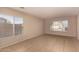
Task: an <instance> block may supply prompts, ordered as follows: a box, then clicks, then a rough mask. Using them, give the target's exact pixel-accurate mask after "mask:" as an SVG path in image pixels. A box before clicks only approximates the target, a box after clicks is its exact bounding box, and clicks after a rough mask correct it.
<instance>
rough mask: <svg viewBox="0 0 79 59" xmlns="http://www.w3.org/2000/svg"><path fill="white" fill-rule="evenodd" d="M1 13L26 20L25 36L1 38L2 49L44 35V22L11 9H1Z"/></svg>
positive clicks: (0, 45)
mask: <svg viewBox="0 0 79 59" xmlns="http://www.w3.org/2000/svg"><path fill="white" fill-rule="evenodd" d="M0 13H3V14H7V15H13V16H21V17H23V18H24V24H23V26H24V29H23V34H22V35H18V36H10V37H5V38H0V48H2V47H6V46H9V45H12V44H15V43H17V42H20V41H23V40H27V39H31V38H33V37H37V36H40V35H42V34H43V20H40V19H38V18H36V17H33V16H31V15H28V14H24V13H22V12H19V11H16V10H12V9H9V8H0Z"/></svg>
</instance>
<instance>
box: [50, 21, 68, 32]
mask: <svg viewBox="0 0 79 59" xmlns="http://www.w3.org/2000/svg"><path fill="white" fill-rule="evenodd" d="M67 29H68V20H56V21H53V22H52V24H51V26H50V30H51V31H63V32H65V31H67Z"/></svg>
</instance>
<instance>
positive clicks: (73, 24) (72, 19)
mask: <svg viewBox="0 0 79 59" xmlns="http://www.w3.org/2000/svg"><path fill="white" fill-rule="evenodd" d="M60 18H63V17H59V19H60ZM66 18H67V19H68V21H69V26H68V31H67V32H54V31H52V32H51V31H50V30H49V24H50V23H51V22H52V21H54V20H55V19H56V18H52V19H49V20H45V33H46V34H55V35H63V36H73V37H76V33H77V32H76V31H77V17H76V16H69V17H66ZM57 19H58V18H57Z"/></svg>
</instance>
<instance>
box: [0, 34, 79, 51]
mask: <svg viewBox="0 0 79 59" xmlns="http://www.w3.org/2000/svg"><path fill="white" fill-rule="evenodd" d="M0 51H1V52H78V51H79V40H77V39H76V38H72V37H61V36H52V35H43V36H40V37H37V38H33V39H29V40H25V41H23V42H20V43H17V44H15V45H12V46H9V47H6V48H3V49H1V50H0Z"/></svg>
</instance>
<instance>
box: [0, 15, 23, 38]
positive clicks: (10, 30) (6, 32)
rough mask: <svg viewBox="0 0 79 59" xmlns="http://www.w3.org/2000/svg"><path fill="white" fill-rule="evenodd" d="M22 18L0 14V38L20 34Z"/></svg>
mask: <svg viewBox="0 0 79 59" xmlns="http://www.w3.org/2000/svg"><path fill="white" fill-rule="evenodd" d="M22 24H23V18H21V17H17V16H9V15H4V14H0V38H2V37H7V36H12V35H18V34H21V33H22V29H23V27H22Z"/></svg>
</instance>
